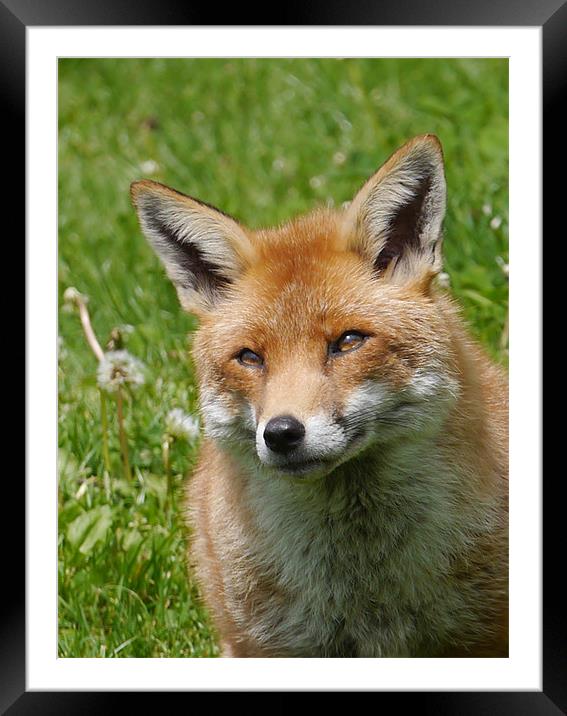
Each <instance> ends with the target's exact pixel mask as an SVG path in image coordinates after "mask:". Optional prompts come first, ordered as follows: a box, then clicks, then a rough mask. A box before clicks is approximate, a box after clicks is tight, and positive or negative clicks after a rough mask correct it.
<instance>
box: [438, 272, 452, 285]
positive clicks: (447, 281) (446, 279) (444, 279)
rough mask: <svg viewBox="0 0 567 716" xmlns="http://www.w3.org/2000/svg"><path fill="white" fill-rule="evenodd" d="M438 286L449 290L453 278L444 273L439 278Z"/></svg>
mask: <svg viewBox="0 0 567 716" xmlns="http://www.w3.org/2000/svg"><path fill="white" fill-rule="evenodd" d="M437 285H438V286H440V287H441V288H449V287H450V286H451V277H450V276H449V274H448V273H445V271H442V272H441V273H440V274H438V276H437Z"/></svg>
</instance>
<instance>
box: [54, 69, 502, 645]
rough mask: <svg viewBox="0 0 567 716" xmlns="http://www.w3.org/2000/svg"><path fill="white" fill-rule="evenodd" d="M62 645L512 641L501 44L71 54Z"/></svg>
mask: <svg viewBox="0 0 567 716" xmlns="http://www.w3.org/2000/svg"><path fill="white" fill-rule="evenodd" d="M57 103H58V105H57V122H58V128H57V181H58V197H57V215H58V218H57V228H58V247H57V251H58V257H57V282H58V327H57V335H58V338H57V341H58V365H57V391H58V426H57V430H58V505H57V521H58V543H57V549H58V554H57V569H58V594H57V598H58V606H57V610H58V614H57V641H58V651H57V655H58V657H59V658H63V659H68V658H75V659H76V658H86V657H89V658H90V657H94V658H116V657H118V658H131V657H138V658H139V657H142V658H152V657H159V658H167V659H173V658H194V657H195V658H197V657H215V658H216V657H221V658H231V657H232V658H241V657H256V658H264V657H267V658H278V657H284V658H305V657H307V658H319V657H325V658H353V657H354V658H383V659H389V658H393V657H394V658H400V657H401V658H407V657H415V658H427V659H429V658H439V657H444V658H469V659H470V658H487V657H488V658H507V657H508V655H509V640H508V620H509V590H508V527H509V525H508V511H509V510H508V498H509V492H508V414H509V412H508V349H509V346H508V335H509V323H508V281H509V252H508V230H509V207H508V196H509V121H508V120H509V61H508V58H507V57H501V58H497V57H490V58H489V57H486V58H484V57H428V58H425V57H424V58H421V57H411V58H410V57H407V58H405V57H399V58H397V57H383V58H380V57H372V58H370V57H360V58H356V57H351V58H341V57H321V58H317V57H294V58H284V57H280V58H275V57H274V58H266V57H258V58H254V57H250V58H242V57H240V58H239V57H218V58H204V57H194V58H181V57H179V58H166V57H155V58H153V57H147V58H134V57H133V58H127V57H115V58H112V57H88V58H87V57H85V58H79V57H76V58H75V57H61V58H60V59H59V60H58V63H57Z"/></svg>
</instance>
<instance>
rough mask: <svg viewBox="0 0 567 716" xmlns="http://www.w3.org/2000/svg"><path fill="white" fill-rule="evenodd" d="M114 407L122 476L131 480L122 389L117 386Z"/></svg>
mask: <svg viewBox="0 0 567 716" xmlns="http://www.w3.org/2000/svg"><path fill="white" fill-rule="evenodd" d="M116 408H117V412H118V436H119V438H120V452H121V454H122V465H123V467H124V477H125V478H126V480H128V481H131V480H132V472H131V470H130V460H129V458H128V437H127V435H126V428H125V426H124V410H123V399H122V389H121V387H120V386H118V389H117V391H116Z"/></svg>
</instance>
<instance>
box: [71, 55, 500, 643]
mask: <svg viewBox="0 0 567 716" xmlns="http://www.w3.org/2000/svg"><path fill="white" fill-rule="evenodd" d="M507 88H508V66H507V61H506V60H474V59H468V60H465V59H463V60H446V59H441V60H420V59H411V60H398V59H388V60H299V59H298V60H253V59H251V60H166V59H156V60H143V59H141V60H138V59H132V60H111V59H98V60H90V59H89V60H80V59H74V60H71V59H69V60H61V61H60V64H59V283H60V296H62V294H63V292H64V290H65V289H66V288H67V287H68V286H70V285H72V286H76V287H77V289H78V290H79V291H81V292H82V293H84V294H86V295H87V296H88V298H89V310H90V314H91V318H92V322H93V327H94V330H95V332H96V334H97V336H98V338H99V340H100V342H101V343H102V344H103V347H104V348H105V349H106V348H107V347H108V345H109V341H110V342H111V344H112V345H115V346H116V344H117V343H120V342H123V343H124V345H125V346H126V348H127V349H128V350H129V351H130V352H131V353H132V354H133V355H135V356H136V357H137V358H139V359H140V360H142V361H143V363H144V364H145V366H146V381H145V384H144V385H143V386H142V387H140V388H139V389H138V390H136V391H133V392H132V393H131V394H130V393H127V394H126V401H125V406H124V409H125V426H126V431H127V434H128V443H129V456H130V462H131V468H132V474H133V477H132V479H131V480H126V479H125V478H124V476H123V472H122V467H121V462H120V446H119V442H118V429H117V422H116V421H117V418H116V412H117V411H116V404H115V401H114V400H113V399H112V398H107V399H106V403H105V405H106V409H107V413H108V421H109V429H108V436H109V440H110V442H109V446H108V455H109V459H110V470H108V471H106V474H105V460H104V454H103V453H104V451H103V440H102V437H103V435H102V428H101V394H100V391H99V390H98V387H97V382H96V368H97V362H96V359H95V357H94V356H93V354H92V353H91V351H90V350H89V348H88V346H87V344H86V342H85V340H84V336H83V334H82V330H81V326H80V322H79V320H78V317H77V315H76V313H74V312H68V311H66V310H65V309H64V308H62V309H61V312H60V322H59V335H60V360H59V444H60V470H59V472H60V479H59V532H60V537H59V654H60V656H64V657H71V656H72V657H91V656H97V657H155V656H163V657H190V656H215V655H217V653H218V650H217V645H216V639H215V635H214V633H213V631H212V628H211V624H210V622H209V620H208V618H207V614H206V611H205V609H204V608H203V606H202V605H201V604H200V602H199V598H198V592H197V589H196V586H195V585H194V584H193V583H192V582H191V580H190V579H189V578H188V576H187V570H186V564H185V562H186V546H185V544H186V534H185V527H184V524H183V505H182V489H183V483H184V477H183V476H184V475H185V474H186V473H187V472H188V471H190V469H191V466H192V465H193V464H194V461H195V457H196V449H197V445H196V444H195V443H194V442H185V441H183V440H181V439H178V440H175V441H173V443H172V445H171V450H170V456H169V470H170V482H171V486H172V489H173V495H172V496H171V495H168V491H167V478H166V476H165V470H164V458H163V449H162V445H163V441H164V431H165V428H164V420H165V415H166V414H167V413H168V411H169V410H171V409H172V408H176V407H179V408H182V409H183V410H184V411H185V412H189V413H191V412H194V411H195V410H196V389H195V382H194V377H193V372H192V368H191V365H190V362H189V361H188V360H187V359H186V354H187V348H188V339H187V335H188V334H189V335H190V332H191V331H192V330H193V329H194V328H195V326H196V323H195V321H194V319H193V318H192V317H190V316H187V315H184V314H182V313H181V311H180V310H179V308H178V305H177V298H176V296H175V293H174V290H173V288H172V287H171V286H170V285H169V283H168V281H167V280H166V279H165V277H164V274H163V271H162V269H161V268H160V266H159V264H158V261H157V259H156V258H155V257H154V255H153V254H152V252H151V251H150V249H149V248H148V246H147V245H146V243H145V241H144V240H143V238H142V236H141V234H140V231H139V229H138V226H137V222H136V219H135V216H134V212H133V210H132V208H131V206H130V203H129V197H128V186H129V184H130V182H131V181H133V180H135V179H139V178H142V177H144V176H146V177H149V178H153V179H156V180H158V181H162V182H164V183H167V184H169V185H172V186H174V187H176V188H179V189H181V190H182V191H185V192H187V193H189V194H192V195H194V196H197V197H199V198H201V199H203V200H205V201H207V202H209V203H212V204H214V205H216V206H218V207H219V208H222V209H223V210H224V211H226V212H228V213H231V214H234V215H235V216H237V217H238V218H239V219H241V220H242V221H243V222H245V223H247V224H249V225H250V226H252V227H258V226H261V225H268V224H273V223H276V222H279V221H281V220H283V219H286V218H288V217H290V216H292V215H294V214H296V213H298V212H302V211H305V210H307V209H309V208H311V207H313V206H314V205H316V204H318V203H322V202H333V203H334V204H336V205H338V204H340V203H341V202H343V201H347V200H348V199H350V198H351V197H352V195H353V194H354V192H355V190H356V189H357V188H358V187H359V186H360V185H361V184H362V182H363V181H364V180H365V179H366V178H367V176H368V175H370V174H371V173H372V172H373V171H374V170H375V169H376V168H377V167H378V166H379V165H380V163H381V162H382V161H383V160H384V159H385V158H386V157H387V156H388V155H389V154H390V153H391V152H392V151H393V150H394V149H395V148H396V147H398V146H399V145H400V144H402V143H403V142H404V141H405V140H406V139H408V138H410V137H412V136H414V135H416V134H420V133H424V132H433V133H435V134H437V135H438V136H439V137H440V139H441V141H442V143H443V147H444V151H445V157H446V162H447V181H448V189H449V199H448V214H447V218H446V222H445V236H446V240H445V265H446V269H445V270H446V271H447V273H448V274H449V276H450V280H451V285H452V288H453V292H454V294H455V295H456V297H457V298H458V299H459V300H460V302H461V304H462V305H463V308H464V313H465V316H466V318H467V320H468V321H469V324H470V326H471V330H472V332H473V333H474V334H475V335H476V336H477V337H478V338H479V340H480V341H481V342H482V343H483V344H484V345H485V346H486V347H487V349H488V350H489V352H490V353H491V354H492V355H493V357H494V358H495V359H496V360H498V361H500V362H502V363H504V364H506V363H507V344H506V339H505V328H504V326H505V320H506V315H507V302H508V284H507V277H506V275H505V274H504V272H503V271H502V267H501V264H502V263H506V264H507V262H508V243H507V230H508V208H507V207H508V204H507V201H508V198H507V187H508V110H507V107H508V89H507ZM125 327H132V328H125ZM116 328H119V331H118V333H119V335H118V336H117V335H116V330H115V329H116ZM112 341H114V343H112Z"/></svg>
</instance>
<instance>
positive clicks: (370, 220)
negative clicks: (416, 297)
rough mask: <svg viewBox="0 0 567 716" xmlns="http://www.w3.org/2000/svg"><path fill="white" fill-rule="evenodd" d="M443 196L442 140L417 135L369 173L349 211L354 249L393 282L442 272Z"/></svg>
mask: <svg viewBox="0 0 567 716" xmlns="http://www.w3.org/2000/svg"><path fill="white" fill-rule="evenodd" d="M445 194H446V187H445V173H444V167H443V153H442V150H441V144H440V142H439V140H438V139H437V137H435V136H433V135H431V134H425V135H422V136H419V137H415V138H414V139H412V140H411V141H409V142H407V144H405V145H404V146H403V147H402V148H401V149H398V151H397V152H395V153H394V154H393V155H392V156H391V157H390V159H388V161H387V162H386V163H385V164H384V165H383V166H382V167H381V168H380V169H379V170H378V171H377V172H376V174H374V175H373V176H372V177H370V179H369V180H368V181H367V182H366V184H365V185H364V186H363V187H362V189H361V190H360V191H359V192H358V194H357V195H356V196H355V197H354V199H353V201H352V203H351V204H350V206H349V208H348V209H347V210H346V216H345V218H346V223H345V225H346V229H347V235H348V237H349V239H348V240H349V246H350V248H351V249H353V250H355V251H357V252H358V253H360V254H362V255H363V256H365V257H366V258H368V259H369V260H370V261H371V262H372V264H373V267H374V270H375V271H376V273H377V274H379V275H381V276H383V277H385V278H388V279H389V280H395V281H406V280H413V279H421V278H423V277H425V278H426V280H429V279H430V278H431V277H433V276H434V275H435V274H436V273H438V272H439V271H440V270H441V262H442V260H441V243H442V232H441V227H442V223H443V217H444V214H445Z"/></svg>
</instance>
